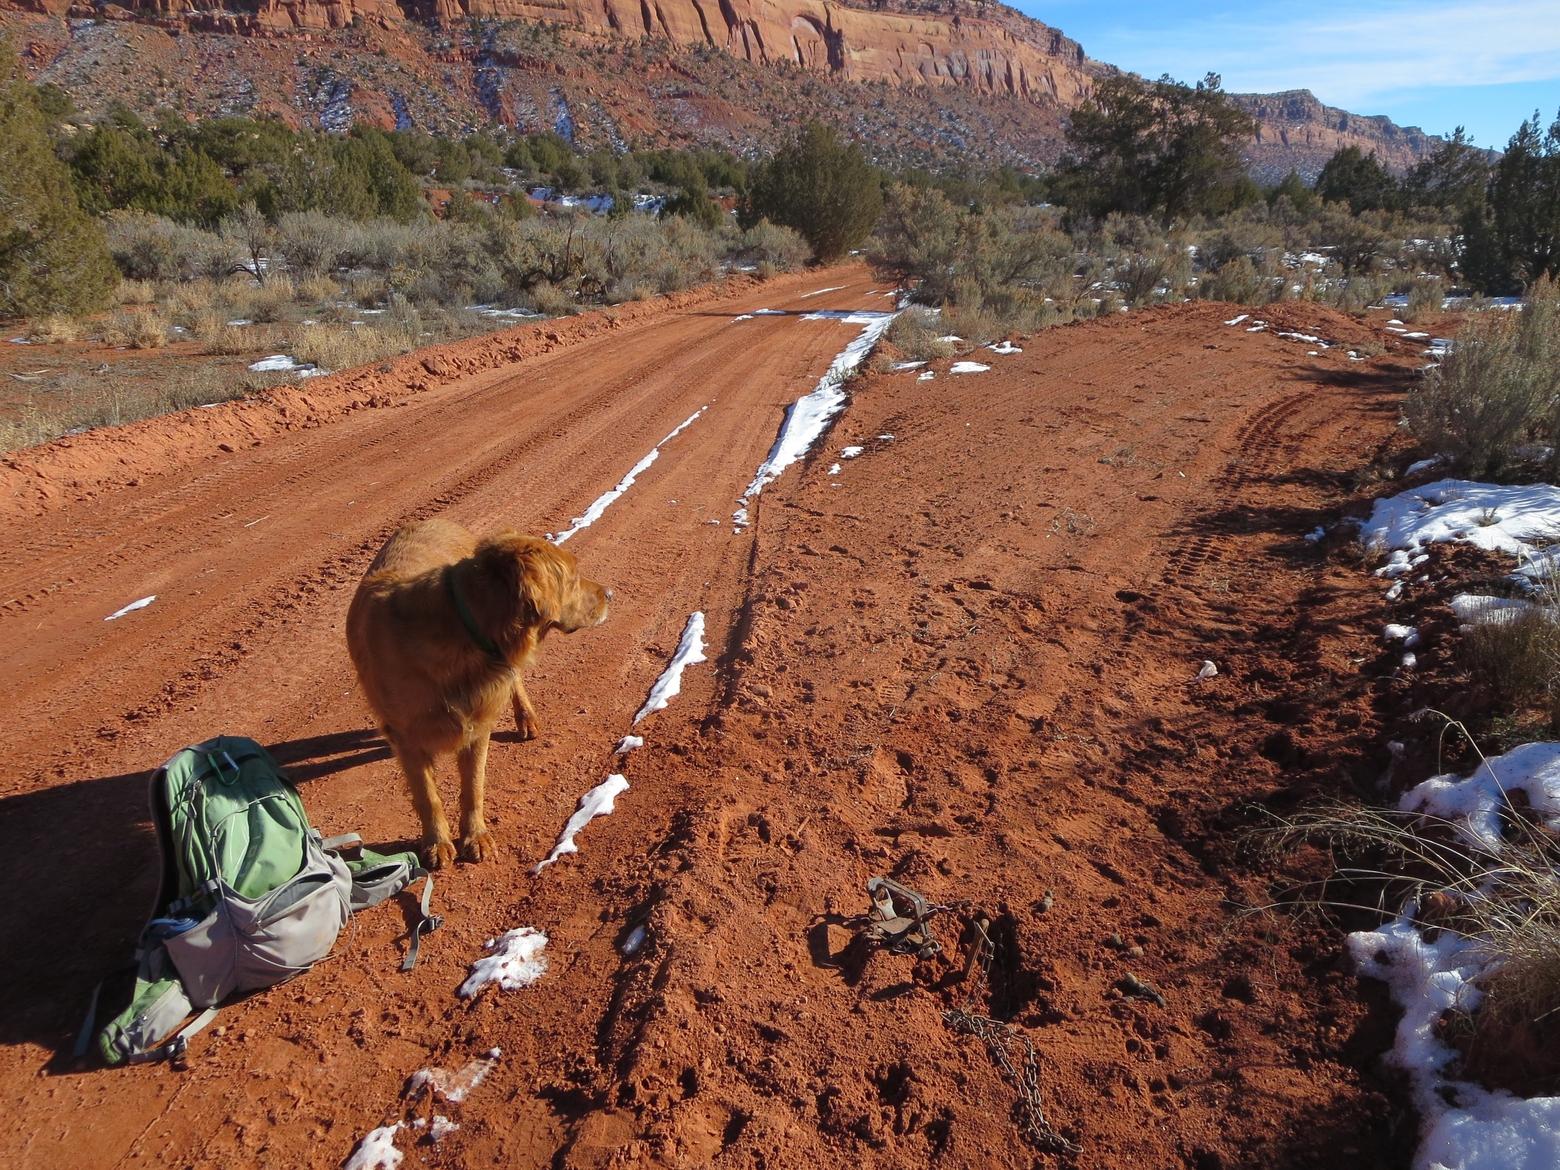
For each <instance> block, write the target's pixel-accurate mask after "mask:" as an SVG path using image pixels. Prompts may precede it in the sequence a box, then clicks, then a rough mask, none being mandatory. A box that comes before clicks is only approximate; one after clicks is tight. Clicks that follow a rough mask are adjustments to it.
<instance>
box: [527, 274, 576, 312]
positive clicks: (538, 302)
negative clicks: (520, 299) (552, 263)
mask: <svg viewBox="0 0 1560 1170" xmlns="http://www.w3.org/2000/svg"><path fill="white" fill-rule="evenodd" d="M525 300H526V301H527V302H529V304H530V307H531V309H532V310H533V311H535V312H538V313H545V314H546V315H547V316H549V317H561V316H562V315H563V314H565V313H572V312H573V311H574V308H575V301H574V298H573V297H572V296H570V295H569V293H568V291H567V290H566V289H561V288H559V287H558V286H557V285H555V284H551V283H549V282H548V281H545V280H544V281H542V282H541V283H540V284H537V285H535V286H534V287H533V288H531V290H530V291H529V292H527V293H526V294H525Z"/></svg>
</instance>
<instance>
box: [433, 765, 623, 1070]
mask: <svg viewBox="0 0 1560 1170" xmlns="http://www.w3.org/2000/svg"><path fill="white" fill-rule="evenodd" d="M617 779H619V780H622V779H623V778H622V777H621V776H619V777H617ZM623 787H624V788H627V787H628V781H626V780H623ZM591 791H592V792H595V791H599V790H598V789H592V790H591ZM589 796H590V793H586V798H587V799H588V798H589ZM582 803H583V802H582ZM607 811H608V812H611V811H612V810H611V800H610V798H609V799H608V807H607ZM586 819H587V820H589V818H588V817H587V818H586ZM569 824H571V825H572V824H574V822H573V820H570V822H569ZM581 827H583V822H582V823H581ZM578 831H579V829H578V828H577V829H575V832H578ZM564 832H565V834H566V835H567V843H568V846H569V848H568V849H567V850H564V849H563V845H564V842H563V841H560V842H559V843H558V847H557V848H555V849H554V850H553V856H552V857H549V858H548V859H547V860H548V861H552V860H554V859H555V858H556V857H557V856H558V854H559V852H560V851H562V852H569V853H572V852H574V838H573V836H572V835H568V830H567V829H565V830H564ZM537 869H538V870H540V869H541V866H538V867H537ZM546 948H547V936H546V935H545V934H543V933H542V932H541V931H539V930H533V929H532V928H531V927H529V926H521V927H518V928H517V929H515V930H510V931H505V932H504V935H503V937H501V938H496V939H489V940H488V944H487V949H488V950H489V951H490V952H491V953H490V954H487V955H484V956H483V957H482V958H480V959H478V960H477V961H476V962H475V963H473V964H472V965H471V974H470V975H468V976H467V977H466V981H465V982H464V983H462V984H461V985H460V989H459V990H458V991H457V992H456V994H457V995H459V996H460V997H461V998H462V999H470V998H471V997H472V996H474V995H476V994H477V993H478V992H480V991H482V990H483V989H484V988H486V987H491V986H493V985H494V984H497V985H498V986H499V987H500V988H502V989H503V990H504V991H519V990H520V989H521V988H522V987H529V986H531V984H533V983H535V982H536V981H537V980H538V979H540V978H541V977H542V976H543V975H544V974H545V973H546V971H547V957H546V956H545V955H543V954H542V951H544V950H545V949H546ZM483 1075H484V1076H485V1075H486V1074H485V1073H484V1074H483ZM478 1079H479V1080H480V1079H481V1078H478ZM472 1087H474V1086H467V1091H469V1090H470V1088H472ZM461 1095H462V1096H465V1093H464V1092H463V1093H462V1094H461ZM451 1099H452V1100H453V1099H454V1098H451Z"/></svg>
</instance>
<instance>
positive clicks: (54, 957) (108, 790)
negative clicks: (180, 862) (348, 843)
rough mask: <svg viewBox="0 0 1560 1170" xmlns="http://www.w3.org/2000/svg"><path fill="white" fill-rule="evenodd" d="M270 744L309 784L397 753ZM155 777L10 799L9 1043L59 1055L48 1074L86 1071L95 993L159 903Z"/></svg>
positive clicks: (3, 1032)
mask: <svg viewBox="0 0 1560 1170" xmlns="http://www.w3.org/2000/svg"><path fill="white" fill-rule="evenodd" d="M266 747H267V748H268V749H269V750H270V752H271V753H272V755H274V756H275V757H276V760H277V762H278V763H279V764H281V766H282V768H283V769H284V770H285V771H286V773H287V774H288V776H290V777H291V778H292V779H293V781H294V782H295V783H297V784H299V785H304V784H308V783H310V782H312V781H315V780H320V779H323V778H325V777H327V776H332V775H335V774H337V773H339V772H343V771H346V770H347V769H349V768H355V767H358V766H359V765H362V764H368V763H373V762H375V761H379V760H386V759H389V758H390V748H389V746H388V745H387V744H386V743H385V742H384V740H383V739H381V738H380V736H379V734H378V732H376V731H373V730H354V731H341V732H332V733H331V734H328V735H319V736H312V737H310V738H307V739H297V740H291V741H289V742H285V743H278V744H266ZM150 771H151V770H150V769H148V770H147V771H142V772H125V773H121V774H119V775H114V776H98V777H92V778H88V779H82V780H77V781H74V782H71V783H63V784H55V785H52V786H51V787H49V788H45V789H41V790H38V791H35V792H24V793H20V794H18V795H15V796H8V797H5V798H3V799H0V857H4V858H5V859H6V862H7V865H8V866H9V868H10V870H11V877H12V880H11V882H10V883H9V890H10V894H9V897H8V899H7V903H8V904H7V908H6V915H5V920H6V924H7V928H8V929H7V938H8V941H9V945H7V946H5V947H4V948H0V1044H6V1045H15V1044H36V1045H38V1046H40V1047H42V1048H44V1049H47V1050H51V1051H53V1052H54V1053H55V1056H54V1058H53V1059H52V1060H50V1062H49V1063H48V1065H47V1066H46V1071H49V1072H53V1073H64V1072H69V1071H71V1070H72V1069H73V1068H75V1067H77V1064H78V1062H76V1061H75V1060H74V1058H73V1054H72V1047H73V1045H74V1042H75V1033H76V1031H77V1029H78V1028H79V1027H80V1025H81V1023H82V1020H83V1019H84V1017H85V1013H86V1009H87V1002H88V1000H89V999H90V998H91V995H92V989H93V988H94V987H95V986H97V984H98V983H99V982H100V981H101V980H103V979H104V978H105V977H107V976H110V975H112V974H113V973H114V972H115V971H116V970H119V969H122V968H124V967H125V966H126V965H127V964H128V962H129V959H130V955H131V952H132V950H133V948H134V946H135V940H136V936H137V934H139V932H140V930H141V927H142V926H143V925H144V924H145V920H146V915H147V912H148V911H149V910H150V909H151V903H152V899H153V898H154V897H155V896H156V894H157V864H156V856H155V851H156V839H155V835H154V834H153V832H152V826H151V821H150V819H149V815H148V805H147V782H148V778H149V775H150ZM375 847H376V848H380V849H382V850H386V851H394V850H398V849H402V848H411V847H412V846H411V845H408V844H403V843H386V844H384V845H383V846H378V845H376V846H375ZM100 1022H101V1021H100Z"/></svg>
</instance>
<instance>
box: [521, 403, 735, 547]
mask: <svg viewBox="0 0 1560 1170" xmlns="http://www.w3.org/2000/svg"><path fill="white" fill-rule="evenodd" d="M708 409H709V408H708V407H705V406H701V407H699V409H698V410H696V411H694V412H693V413H692V414H690V415H689V416H688V417H687V418H685V419H683V421H682V422H680V423H678V424H677V426H676V427H674V428H673V429H672V431H671V433H670V434H668V435H667V436H666V438H664V439H662V440H661V441H660V442H659V443H657V444H656V445H655V446H654V447H651V448H650V454H648V455H646V456H645V457H644V458H643V459H641V460H640V461H639V462H638V463H636V464H634V466H632V467H630V468H629V469H628V471H627V473H626V474H625V475H624V476H623V478H622V479H620V480H618V482H617V486H616V487H613V488H611V489H609V490H608V491H604V492H602V493H601V495H599V496H597V497H596V498H595V500H593V501H592V502H591V505H590V507H588V508H586V509H585V511H584V513H583V514H582V515H579V516H576V517H575V518H574V519H573V520H572V521H570V522H569V526H568V527H567V528H565V529H564V530H563V531H562V532H560V533H558V535H556V536H552V537H549V538H548V539H549V540H551V541H552V542H553V543H554V544H562V543H563V542H564V541H566V540H568V539H569V537H571V536H573V535H574V534H575V533H576V532H579V531H580V530H581V529H584V528H589V527H590V526H591V525H592V524H594V523H595V522H596V521H597V520H600V519H601V517H602V514H603V513H604V512H605V511H606V510H607V509H608V508H610V507H611V506H612V505H613V504H615V503H617V501H618V500H619V499H621V498H622V496H623V493H624V492H626V491H628V489H629V488H631V487H633V486H634V481H635V480H636V479H638V478H639V477H640V475H641V474H643V473H644V471H645V470H646V469H648V468H649V466H650V465H651V464H652V463H654V462H655V461H656V460H657V459H659V458H660V457H661V448H662V447H664V446H666V444H668V443H670V442H671V441H672V440H673V439H675V438H676V437H677V436H678V435H680V434H682V433H683V432H684V431H685V430H687V429H688V428H689V427H691V426H692V425H693V424H694V422H695V421H697V420H698V417H699V416H700V415H701V414H703V413H704V412H705V411H706V410H708Z"/></svg>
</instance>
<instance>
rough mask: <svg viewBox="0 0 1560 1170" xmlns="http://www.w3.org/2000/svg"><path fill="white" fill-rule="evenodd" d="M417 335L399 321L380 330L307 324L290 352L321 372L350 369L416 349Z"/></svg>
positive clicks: (411, 328)
mask: <svg viewBox="0 0 1560 1170" xmlns="http://www.w3.org/2000/svg"><path fill="white" fill-rule="evenodd" d="M417 334H418V330H417V329H416V328H415V327H414V326H413V325H411V324H408V323H404V322H399V321H389V322H386V323H385V325H384V326H382V327H374V326H366V325H364V326H356V327H354V326H350V325H345V326H343V325H309V326H306V327H305V328H304V329H302V330H301V331H300V332H299V333H298V334H297V336H296V338H295V339H294V341H293V346H292V353H293V357H295V358H296V359H297V360H298V361H300V362H309V363H312V364H313V365H316V366H318V367H319V368H320V369H322V370H332V371H334V370H349V369H351V368H352V367H354V366H364V365H368V364H369V363H370V362H377V361H382V360H383V359H384V358H387V357H393V356H395V355H397V354H403V353H406V352H407V351H408V350H411V349H415V348H416V347H417V343H418V336H417Z"/></svg>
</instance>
